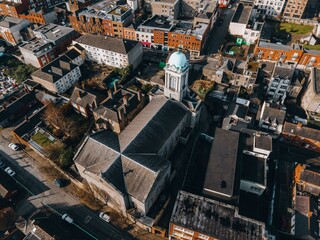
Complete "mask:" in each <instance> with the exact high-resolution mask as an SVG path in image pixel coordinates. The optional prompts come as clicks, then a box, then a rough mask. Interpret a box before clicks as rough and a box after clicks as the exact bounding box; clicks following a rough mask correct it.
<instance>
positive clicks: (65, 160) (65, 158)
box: [59, 147, 73, 167]
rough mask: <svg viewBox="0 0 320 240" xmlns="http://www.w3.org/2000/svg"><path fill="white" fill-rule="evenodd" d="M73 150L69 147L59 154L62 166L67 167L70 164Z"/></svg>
mask: <svg viewBox="0 0 320 240" xmlns="http://www.w3.org/2000/svg"><path fill="white" fill-rule="evenodd" d="M72 158H73V151H72V148H71V147H69V148H67V149H65V151H64V152H63V153H62V154H61V155H60V156H59V163H60V164H61V166H62V167H69V166H70V165H71V164H72Z"/></svg>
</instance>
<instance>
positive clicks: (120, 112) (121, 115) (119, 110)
mask: <svg viewBox="0 0 320 240" xmlns="http://www.w3.org/2000/svg"><path fill="white" fill-rule="evenodd" d="M118 116H119V119H120V120H121V121H123V120H124V109H123V108H119V109H118Z"/></svg>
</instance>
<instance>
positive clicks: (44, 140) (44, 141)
mask: <svg viewBox="0 0 320 240" xmlns="http://www.w3.org/2000/svg"><path fill="white" fill-rule="evenodd" d="M31 139H32V140H33V141H35V142H36V143H38V144H39V145H40V146H41V147H43V148H46V147H47V146H49V145H50V144H52V143H53V142H51V141H50V140H49V139H48V137H47V136H46V135H45V134H43V133H41V132H37V133H36V134H35V135H33V136H32V138H31Z"/></svg>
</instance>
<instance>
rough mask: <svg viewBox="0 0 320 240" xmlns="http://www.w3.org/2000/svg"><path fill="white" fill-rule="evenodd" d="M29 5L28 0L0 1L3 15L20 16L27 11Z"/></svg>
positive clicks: (0, 9)
mask: <svg viewBox="0 0 320 240" xmlns="http://www.w3.org/2000/svg"><path fill="white" fill-rule="evenodd" d="M28 7H29V1H27V0H7V1H1V2H0V12H1V15H4V16H11V17H17V18H18V17H19V14H20V13H22V12H24V11H26V10H27V9H28Z"/></svg>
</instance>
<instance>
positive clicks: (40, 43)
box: [19, 38, 54, 55]
mask: <svg viewBox="0 0 320 240" xmlns="http://www.w3.org/2000/svg"><path fill="white" fill-rule="evenodd" d="M53 47H54V45H53V44H52V43H50V42H46V41H45V40H44V39H38V38H33V39H31V40H29V41H28V42H26V43H23V44H22V45H20V46H19V48H22V49H25V50H28V51H31V52H33V53H34V54H35V55H38V54H43V53H45V52H47V51H51V50H52V49H53Z"/></svg>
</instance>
